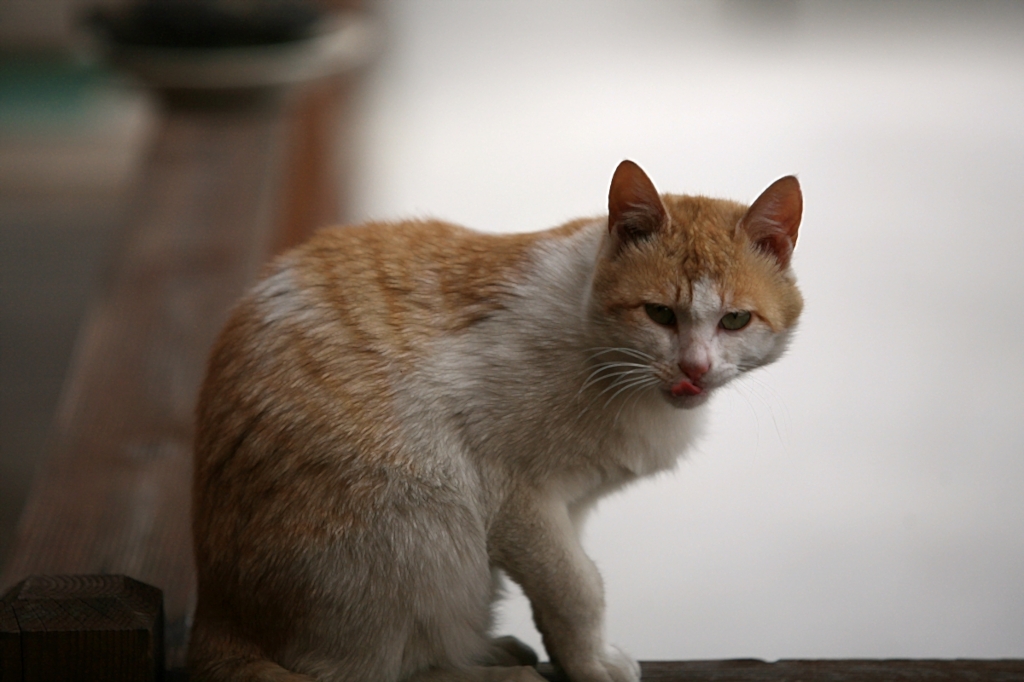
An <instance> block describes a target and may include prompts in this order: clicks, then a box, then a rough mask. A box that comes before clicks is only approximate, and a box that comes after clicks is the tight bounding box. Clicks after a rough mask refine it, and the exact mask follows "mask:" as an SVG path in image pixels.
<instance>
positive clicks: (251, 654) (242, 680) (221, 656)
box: [188, 628, 316, 682]
mask: <svg viewBox="0 0 1024 682" xmlns="http://www.w3.org/2000/svg"><path fill="white" fill-rule="evenodd" d="M188 679H189V682H316V681H315V679H314V678H312V677H310V676H309V675H303V674H301V673H294V672H291V671H289V670H285V669H284V668H282V667H281V666H280V665H278V664H277V663H275V662H273V661H271V660H270V659H268V658H267V657H266V656H265V655H264V654H263V652H261V651H260V650H259V649H258V648H257V647H256V646H255V645H254V644H252V643H250V642H246V641H244V640H242V639H240V638H238V637H234V636H231V635H229V634H226V633H223V632H221V633H213V632H210V630H208V629H207V628H198V629H193V631H192V642H191V643H190V645H189V650H188Z"/></svg>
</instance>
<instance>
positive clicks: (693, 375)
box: [679, 362, 711, 384]
mask: <svg viewBox="0 0 1024 682" xmlns="http://www.w3.org/2000/svg"><path fill="white" fill-rule="evenodd" d="M679 369H681V370H682V371H683V374H685V375H686V377H687V378H688V379H689V380H690V381H691V382H693V383H694V384H697V383H700V380H701V377H703V376H704V375H705V374H707V373H708V370H709V369H711V365H710V364H709V363H707V362H680V363H679Z"/></svg>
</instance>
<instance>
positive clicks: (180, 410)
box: [0, 98, 286, 665]
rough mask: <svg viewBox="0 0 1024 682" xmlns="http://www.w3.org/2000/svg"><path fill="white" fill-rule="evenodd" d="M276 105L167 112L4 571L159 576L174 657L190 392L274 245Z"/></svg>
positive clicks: (186, 575) (180, 606)
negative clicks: (231, 313)
mask: <svg viewBox="0 0 1024 682" xmlns="http://www.w3.org/2000/svg"><path fill="white" fill-rule="evenodd" d="M284 106H285V104H284V103H283V102H282V101H281V100H279V99H273V98H250V99H249V100H243V101H242V102H241V103H240V104H237V105H236V106H230V107H224V106H220V107H202V106H174V107H171V108H169V109H168V111H167V112H166V115H165V117H164V121H163V124H162V129H161V130H160V132H159V134H158V136H157V139H156V142H155V145H154V147H153V150H152V154H151V158H150V159H149V161H148V163H147V164H146V166H145V169H146V170H145V174H144V176H143V177H142V178H141V182H140V185H139V188H138V195H137V200H136V201H135V203H134V205H133V208H132V210H131V211H130V216H131V217H130V219H129V225H128V226H127V229H126V232H125V234H124V238H123V243H122V246H121V249H120V253H119V254H118V255H117V257H116V259H115V264H116V265H115V267H114V268H113V270H112V271H111V272H110V274H109V277H108V278H107V280H106V282H105V283H104V286H103V287H102V291H101V292H100V294H99V296H98V297H97V299H96V300H95V303H94V305H93V306H92V308H91V311H90V312H89V314H88V315H87V318H86V322H85V324H84V326H83V329H82V331H81V334H80V338H79V342H78V346H77V348H76V353H75V357H74V360H73V362H72V368H71V371H70V375H69V381H68V384H67V385H66V387H65V391H64V394H63V396H62V399H61V404H60V408H59V411H58V415H57V418H56V422H55V425H54V429H53V434H52V436H51V443H50V447H49V448H48V452H47V454H46V457H45V460H44V462H43V464H42V466H41V467H40V470H39V473H38V474H37V477H36V479H35V482H34V485H33V488H32V490H31V492H30V495H29V501H28V504H27V505H26V509H25V511H24V513H23V516H22V519H21V522H20V525H19V530H18V535H17V538H16V540H15V543H14V546H13V549H12V552H11V559H10V561H9V563H8V565H7V566H6V568H5V570H4V572H3V574H2V577H0V585H3V586H7V585H11V584H13V583H15V582H17V581H19V580H21V579H22V578H25V577H26V576H29V575H33V574H53V573H96V574H105V573H123V574H126V575H130V576H132V577H134V578H137V579H139V580H142V581H144V582H146V583H149V584H151V585H155V586H157V587H158V588H160V589H161V590H163V591H164V594H165V595H166V604H165V606H166V609H167V617H168V632H167V639H168V645H169V647H170V648H169V651H168V658H169V661H168V662H169V663H170V664H172V665H179V664H181V662H182V661H183V660H184V644H185V638H186V630H187V614H188V613H189V611H190V609H191V607H192V604H193V602H194V597H195V578H194V575H193V567H192V549H191V547H192V545H191V537H190V532H189V487H190V477H191V447H192V443H191V441H192V429H193V426H192V420H193V417H192V410H193V405H194V401H195V396H196V393H197V391H198V388H199V384H200V381H201V379H202V375H203V371H204V368H205V359H206V355H207V353H208V349H209V347H210V345H211V343H212V341H213V339H214V337H215V335H216V333H217V331H218V330H219V328H220V326H221V325H222V324H223V322H224V319H225V317H226V312H227V310H228V308H229V307H230V306H231V305H232V303H233V302H234V301H235V300H236V299H237V297H238V296H239V295H240V294H241V293H242V291H243V290H244V288H245V287H246V286H247V285H248V284H249V283H250V282H252V281H253V279H254V277H255V276H256V274H257V272H258V271H259V269H260V267H261V265H262V264H263V262H264V261H265V260H266V258H267V256H268V254H269V252H270V250H271V249H272V248H273V242H274V238H273V228H274V227H275V221H276V219H277V215H276V210H277V202H278V199H279V186H280V182H281V175H280V174H281V171H282V166H283V164H282V163H281V155H282V146H283V144H284V143H285V138H286V128H285V125H284Z"/></svg>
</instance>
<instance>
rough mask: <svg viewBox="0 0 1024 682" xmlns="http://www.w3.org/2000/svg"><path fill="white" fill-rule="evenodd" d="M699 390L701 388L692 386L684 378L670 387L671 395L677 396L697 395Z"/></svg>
mask: <svg viewBox="0 0 1024 682" xmlns="http://www.w3.org/2000/svg"><path fill="white" fill-rule="evenodd" d="M700 392H701V389H700V388H699V387H697V386H694V385H693V384H691V383H690V382H689V381H687V380H686V379H683V380H682V381H680V382H679V383H678V384H676V385H675V386H673V387H672V395H674V396H675V397H677V398H678V397H679V396H681V395H699V394H700Z"/></svg>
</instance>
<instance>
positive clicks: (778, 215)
mask: <svg viewBox="0 0 1024 682" xmlns="http://www.w3.org/2000/svg"><path fill="white" fill-rule="evenodd" d="M803 208H804V199H803V194H802V193H801V191H800V183H799V181H797V179H796V178H795V177H793V176H792V175H787V176H786V177H784V178H779V179H778V180H776V181H775V182H773V183H772V184H771V185H770V186H769V187H768V189H766V190H765V191H763V192H761V196H759V197H758V198H757V199H756V200H755V201H754V203H753V204H751V206H750V208H749V209H748V210H747V214H746V215H745V216H743V220H741V221H740V224H739V225H738V226H737V227H738V229H743V230H744V231H746V233H747V236H748V237H749V238H750V241H752V242H753V243H754V244H755V245H757V247H758V248H760V249H763V250H764V251H766V252H768V253H770V254H772V255H773V256H775V258H776V260H778V261H779V265H781V266H782V267H787V266H788V265H789V260H790V258H791V257H792V255H793V248H794V247H795V246H796V238H797V232H798V231H799V229H800V219H801V217H802V216H803Z"/></svg>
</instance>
